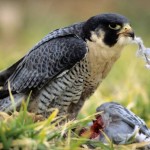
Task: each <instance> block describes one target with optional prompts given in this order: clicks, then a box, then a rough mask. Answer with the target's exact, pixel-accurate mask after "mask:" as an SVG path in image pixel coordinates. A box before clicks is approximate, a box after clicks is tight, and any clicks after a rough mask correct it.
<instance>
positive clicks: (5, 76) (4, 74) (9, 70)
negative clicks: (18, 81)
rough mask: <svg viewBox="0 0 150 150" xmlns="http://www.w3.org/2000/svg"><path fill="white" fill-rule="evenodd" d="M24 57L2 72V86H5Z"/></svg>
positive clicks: (0, 75) (0, 81) (0, 76)
mask: <svg viewBox="0 0 150 150" xmlns="http://www.w3.org/2000/svg"><path fill="white" fill-rule="evenodd" d="M23 59H24V57H23V58H21V59H20V60H19V61H17V62H16V63H14V64H13V65H12V66H10V67H9V68H7V69H6V70H3V71H1V72H0V86H3V85H4V84H5V83H6V81H7V79H8V78H9V77H10V76H11V75H12V74H13V72H14V71H15V69H16V68H17V67H18V65H19V63H20V62H21V61H22V60H23Z"/></svg>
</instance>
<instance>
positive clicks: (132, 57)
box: [0, 0, 150, 127]
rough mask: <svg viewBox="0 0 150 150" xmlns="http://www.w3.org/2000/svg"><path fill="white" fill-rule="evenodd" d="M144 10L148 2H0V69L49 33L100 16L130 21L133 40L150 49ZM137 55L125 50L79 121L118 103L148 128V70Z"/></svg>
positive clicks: (148, 13)
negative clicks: (136, 38)
mask: <svg viewBox="0 0 150 150" xmlns="http://www.w3.org/2000/svg"><path fill="white" fill-rule="evenodd" d="M149 6H150V1H148V0H132V1H131V0H124V1H121V0H82V1H81V0H75V1H73V0H63V1H60V0H43V1H42V0H25V1H23V0H10V1H8V0H0V69H1V70H2V69H4V68H6V67H8V66H9V65H11V64H12V63H14V62H16V61H17V60H18V59H19V58H21V57H22V56H23V55H24V54H26V53H27V52H28V51H29V49H30V48H32V46H34V45H35V44H36V43H37V42H38V41H39V40H40V39H42V38H43V37H44V36H45V35H46V34H47V33H49V32H50V31H52V30H54V29H57V28H60V27H64V26H68V25H70V24H72V23H75V22H80V21H83V20H86V19H88V18H89V17H91V16H93V15H96V14H99V13H104V12H116V13H120V14H123V15H125V16H126V17H127V18H129V20H130V21H131V25H132V27H133V29H134V31H135V33H136V35H138V36H141V37H142V39H143V40H144V42H145V45H146V46H148V47H150V19H149V18H150V8H149ZM136 49H137V46H136V45H131V46H128V47H126V48H125V49H124V51H123V53H122V56H121V58H120V59H119V60H118V61H117V63H116V64H115V65H114V67H113V69H112V70H111V72H110V73H109V75H108V76H107V78H106V79H105V80H104V81H103V83H102V84H101V86H100V87H99V88H98V90H97V91H96V92H95V94H94V95H93V96H92V97H91V98H90V100H88V101H87V102H86V103H85V105H84V107H83V109H82V110H81V112H80V115H79V117H85V116H87V115H89V114H92V113H94V112H95V109H96V107H97V106H99V105H100V104H101V103H103V102H106V101H117V102H119V103H121V104H123V105H124V106H126V107H128V108H129V109H131V110H133V111H134V112H135V113H136V114H137V115H139V116H140V117H142V118H143V119H144V120H146V122H147V123H148V126H149V127H150V78H149V77H150V70H147V69H146V68H145V67H144V62H143V60H142V59H140V58H137V57H136Z"/></svg>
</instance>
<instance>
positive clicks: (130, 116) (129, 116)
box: [110, 103, 150, 136]
mask: <svg viewBox="0 0 150 150" xmlns="http://www.w3.org/2000/svg"><path fill="white" fill-rule="evenodd" d="M114 104H115V105H112V106H110V112H112V115H113V114H115V113H116V115H118V116H119V117H120V118H121V119H122V120H123V121H124V122H126V123H128V124H129V125H130V126H132V127H135V125H137V126H138V127H139V128H140V130H141V131H142V132H143V133H145V134H146V135H147V136H150V132H149V129H148V128H147V126H146V124H145V122H144V121H143V120H142V119H141V118H140V117H138V116H136V115H135V114H134V113H132V112H131V111H130V110H128V109H126V108H125V107H123V106H121V105H120V104H117V103H114Z"/></svg>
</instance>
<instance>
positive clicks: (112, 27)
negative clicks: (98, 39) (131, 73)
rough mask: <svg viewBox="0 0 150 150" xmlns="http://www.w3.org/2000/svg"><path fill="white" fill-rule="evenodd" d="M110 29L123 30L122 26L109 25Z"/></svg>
mask: <svg viewBox="0 0 150 150" xmlns="http://www.w3.org/2000/svg"><path fill="white" fill-rule="evenodd" d="M109 28H110V29H113V30H119V29H121V25H119V24H109Z"/></svg>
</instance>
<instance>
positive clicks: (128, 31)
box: [118, 24, 134, 39]
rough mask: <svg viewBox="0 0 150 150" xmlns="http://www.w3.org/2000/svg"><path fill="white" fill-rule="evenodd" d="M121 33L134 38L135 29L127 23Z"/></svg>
mask: <svg viewBox="0 0 150 150" xmlns="http://www.w3.org/2000/svg"><path fill="white" fill-rule="evenodd" d="M118 34H119V35H120V34H122V35H124V36H128V37H132V38H133V39H134V32H133V29H132V28H131V26H130V25H129V24H125V25H124V26H123V28H122V30H121V31H120V32H119V33H118Z"/></svg>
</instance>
